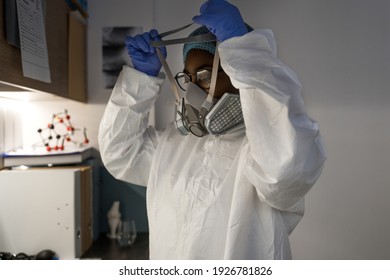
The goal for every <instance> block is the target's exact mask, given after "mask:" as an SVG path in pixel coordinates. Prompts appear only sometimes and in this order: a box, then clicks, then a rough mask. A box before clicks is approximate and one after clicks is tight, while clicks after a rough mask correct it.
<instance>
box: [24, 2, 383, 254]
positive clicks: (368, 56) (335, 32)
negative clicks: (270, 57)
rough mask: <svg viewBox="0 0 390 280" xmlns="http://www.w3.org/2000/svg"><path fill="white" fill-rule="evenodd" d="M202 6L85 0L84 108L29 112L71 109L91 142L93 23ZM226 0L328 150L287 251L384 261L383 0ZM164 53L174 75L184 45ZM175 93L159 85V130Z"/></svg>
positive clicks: (175, 21) (142, 19)
mask: <svg viewBox="0 0 390 280" xmlns="http://www.w3.org/2000/svg"><path fill="white" fill-rule="evenodd" d="M202 2H203V1H199V0H196V1H195V0H194V1H182V0H165V1H153V4H154V8H151V6H149V4H150V2H148V1H145V2H144V1H125V0H124V1H119V0H115V1H89V6H90V14H91V18H90V27H89V32H90V33H89V44H90V46H89V56H88V58H89V60H90V68H89V71H90V73H89V78H90V81H89V95H90V97H91V104H88V105H85V104H79V103H76V102H71V101H66V102H64V101H55V102H50V103H49V104H47V103H42V104H41V107H35V108H36V109H34V112H35V113H36V115H40V116H41V117H42V120H45V122H46V119H47V117H46V115H47V113H48V114H51V113H52V112H53V110H54V111H56V110H58V109H61V108H63V107H68V109H70V110H71V109H74V110H75V112H74V115H75V116H77V117H81V118H82V119H81V121H80V122H84V123H85V124H86V125H87V126H88V130H89V131H90V135H91V136H90V137H91V138H93V139H92V141H93V143H94V145H96V135H97V125H98V122H99V120H100V117H101V115H102V112H103V108H104V104H105V102H106V101H107V99H108V96H109V94H107V93H105V92H101V91H100V90H99V88H98V87H97V84H96V83H97V82H98V81H97V80H96V73H97V72H96V69H95V66H93V65H98V64H99V61H96V59H98V57H99V53H98V49H96V47H94V44H97V43H98V41H99V38H100V37H99V33H98V32H99V28H100V26H102V25H104V24H106V23H112V22H113V21H117V23H118V24H130V25H131V24H138V23H141V24H143V25H145V30H148V29H149V27H151V26H152V25H154V26H155V27H156V28H158V29H159V30H160V31H166V30H170V29H173V28H175V27H178V26H181V25H184V24H186V23H189V22H190V21H191V18H192V16H193V15H195V14H197V13H198V10H199V6H200V4H201V3H202ZM232 2H233V3H235V4H236V5H237V6H238V7H239V8H240V9H241V12H242V14H243V16H244V18H245V20H246V21H247V22H248V23H249V24H250V25H252V26H253V27H255V28H270V29H272V30H273V32H274V34H275V37H276V40H277V43H278V53H279V57H280V58H281V59H282V60H283V61H285V62H286V63H287V64H288V65H289V66H290V67H291V68H292V69H294V70H295V71H296V73H297V74H298V76H299V77H300V79H301V81H302V83H303V96H304V99H305V102H306V108H307V111H308V112H309V114H310V115H311V117H313V118H314V119H315V120H317V121H318V122H319V125H320V128H321V133H322V136H323V138H324V143H325V146H326V150H327V153H328V160H327V162H326V165H325V168H324V172H323V174H322V176H321V178H320V179H319V181H318V182H317V184H316V185H315V186H314V188H313V189H312V190H311V191H310V192H309V193H308V195H307V197H306V214H305V217H304V218H303V219H302V221H301V223H300V224H299V225H298V227H297V228H296V230H295V231H294V233H293V234H292V236H291V242H292V248H293V254H294V257H295V258H296V259H389V258H390V242H389V239H388V236H390V219H389V218H388V217H387V216H388V213H390V203H389V202H390V201H389V200H390V172H389V170H388V169H389V163H388V160H389V158H390V148H389V146H390V145H389V144H390V110H389V108H390V96H389V92H390V83H389V82H388V78H389V77H390V55H389V51H388V50H389V49H390V16H389V15H390V2H389V1H386V0H371V1H366V0H241V1H238V0H234V1H233V0H232ZM134 3H137V4H134ZM139 3H141V4H139ZM135 11H138V12H136V13H135ZM179 11H180V12H179ZM134 13H135V14H134ZM151 16H152V18H150V17H151ZM150 21H152V22H154V24H150ZM149 25H151V26H149ZM168 52H169V54H168V63H170V65H171V66H172V69H173V71H174V72H175V71H180V70H181V68H182V63H181V57H180V53H181V47H180V46H173V47H169V48H168ZM94 63H95V64H94ZM91 65H92V66H91ZM91 67H92V68H91ZM172 96H173V95H172V94H171V93H170V91H169V85H168V83H166V84H165V85H164V90H163V93H162V95H161V98H160V99H159V100H158V102H157V105H156V114H157V119H156V125H157V127H160V128H162V127H164V126H165V124H166V123H167V122H168V121H170V120H171V118H172V116H173V113H172V110H173V107H172V104H171V100H173V99H172ZM42 106H43V107H42ZM26 137H28V136H27V135H26ZM94 139H95V140H94Z"/></svg>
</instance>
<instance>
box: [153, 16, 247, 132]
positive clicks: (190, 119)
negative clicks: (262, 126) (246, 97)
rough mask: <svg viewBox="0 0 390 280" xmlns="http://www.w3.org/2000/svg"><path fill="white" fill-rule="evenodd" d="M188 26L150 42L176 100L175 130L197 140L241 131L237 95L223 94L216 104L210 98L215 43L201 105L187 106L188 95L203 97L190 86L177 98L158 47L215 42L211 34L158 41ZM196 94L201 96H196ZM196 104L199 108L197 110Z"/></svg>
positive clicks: (214, 72) (215, 66)
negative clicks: (211, 66) (208, 84)
mask: <svg viewBox="0 0 390 280" xmlns="http://www.w3.org/2000/svg"><path fill="white" fill-rule="evenodd" d="M191 25H192V23H191V24H188V25H185V26H183V27H180V28H178V29H175V30H172V31H167V32H164V33H161V34H160V35H159V37H160V39H161V41H153V42H152V46H153V47H155V49H156V53H157V55H158V57H159V59H160V61H161V64H162V66H163V67H164V71H165V73H166V75H167V77H168V80H169V82H170V84H171V88H172V90H173V93H174V95H175V98H176V106H177V107H176V120H175V125H176V128H177V129H178V131H179V132H180V133H181V134H182V135H188V134H189V133H190V132H191V133H192V134H194V135H195V136H197V137H203V136H205V135H207V134H212V135H221V134H225V133H228V132H231V131H235V130H238V129H241V128H243V127H244V120H243V115H242V110H241V103H240V96H239V94H233V93H225V94H224V95H223V96H222V97H221V98H220V99H219V100H218V99H216V98H214V92H215V86H216V82H217V75H218V65H219V54H218V42H217V43H216V44H217V45H216V50H215V55H214V61H213V69H212V74H211V82H210V89H209V93H208V95H207V96H206V97H205V98H202V99H203V101H201V102H200V103H199V102H197V104H194V102H189V100H191V98H190V96H189V95H190V94H199V95H202V96H204V95H205V92H204V91H203V90H202V89H200V88H199V87H198V86H197V85H195V84H192V83H191V82H189V83H188V89H187V96H184V97H181V95H180V93H179V89H178V86H177V84H176V82H175V79H174V77H173V75H172V72H171V70H170V68H169V66H168V64H167V62H166V60H165V58H164V56H163V54H162V53H161V51H160V49H159V47H161V46H167V45H172V44H181V43H188V42H210V41H216V38H215V36H214V34H212V33H211V32H209V33H206V34H200V35H195V36H190V37H186V38H179V39H172V40H162V38H164V37H166V36H169V35H171V34H174V33H176V32H179V31H181V30H183V29H185V28H187V27H189V26H191ZM196 91H203V92H201V93H199V92H198V93H196ZM199 104H201V106H199Z"/></svg>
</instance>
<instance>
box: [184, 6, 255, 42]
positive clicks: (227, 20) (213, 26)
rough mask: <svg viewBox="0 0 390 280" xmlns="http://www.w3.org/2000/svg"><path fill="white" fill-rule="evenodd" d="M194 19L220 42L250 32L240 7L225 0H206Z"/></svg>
mask: <svg viewBox="0 0 390 280" xmlns="http://www.w3.org/2000/svg"><path fill="white" fill-rule="evenodd" d="M192 20H193V21H194V22H195V23H198V24H201V25H205V26H206V27H207V28H208V29H209V30H210V31H211V32H212V33H213V34H214V35H215V36H216V37H217V40H218V41H220V42H223V41H225V40H227V39H230V38H232V37H236V36H242V35H244V34H246V33H248V30H247V28H246V25H245V22H244V20H243V19H242V16H241V14H240V11H239V10H238V8H237V7H236V6H234V5H232V4H230V3H228V2H227V1H225V0H208V1H206V2H205V3H203V5H202V6H201V7H200V15H198V16H195V17H193V18H192Z"/></svg>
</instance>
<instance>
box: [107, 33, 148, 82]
mask: <svg viewBox="0 0 390 280" xmlns="http://www.w3.org/2000/svg"><path fill="white" fill-rule="evenodd" d="M139 33H142V27H139V26H130V27H103V29H102V54H103V57H102V75H103V87H104V89H112V88H114V85H115V82H116V80H117V78H118V76H119V73H120V71H121V70H122V67H123V65H130V66H132V63H131V59H130V57H129V55H128V54H127V49H126V46H125V41H126V37H127V36H135V35H137V34H139Z"/></svg>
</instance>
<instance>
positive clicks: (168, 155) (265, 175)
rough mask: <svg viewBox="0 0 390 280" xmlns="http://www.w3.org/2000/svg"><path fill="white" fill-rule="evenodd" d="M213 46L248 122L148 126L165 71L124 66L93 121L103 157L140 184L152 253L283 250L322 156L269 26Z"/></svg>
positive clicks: (248, 255)
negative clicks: (207, 131)
mask: <svg viewBox="0 0 390 280" xmlns="http://www.w3.org/2000/svg"><path fill="white" fill-rule="evenodd" d="M219 52H220V58H221V65H222V67H223V69H224V70H225V72H226V73H227V74H228V75H229V76H230V78H231V81H232V84H233V85H234V86H235V87H236V88H238V89H239V90H240V97H241V103H242V110H243V115H244V120H245V126H246V129H243V130H241V131H238V132H234V133H231V134H227V135H222V136H213V135H207V136H205V137H202V138H197V137H195V136H193V135H191V134H190V135H188V136H182V135H180V134H179V132H178V131H177V130H176V128H175V126H174V124H173V123H172V124H170V125H168V127H167V128H166V129H165V130H164V131H163V132H158V131H156V130H155V129H153V128H151V127H148V114H149V111H150V109H151V108H152V105H153V104H154V102H155V100H156V98H157V97H158V93H159V90H160V88H161V85H162V84H163V82H164V77H163V75H162V76H160V77H151V76H148V75H146V74H143V73H141V72H139V71H137V70H134V69H132V68H130V67H127V66H125V67H124V68H123V70H122V72H121V74H120V76H119V78H118V80H117V83H116V86H115V88H114V90H113V93H112V96H111V98H110V100H109V102H108V104H107V107H106V110H105V113H104V116H103V119H102V121H101V124H100V130H99V145H100V151H101V155H102V160H103V163H104V164H105V166H106V168H107V169H108V170H109V172H110V173H111V174H112V175H113V176H114V177H116V178H117V179H120V180H123V181H126V182H131V183H133V184H138V185H142V186H147V213H148V221H149V232H150V237H149V238H150V258H151V259H290V258H292V255H291V250H290V244H289V237H288V236H289V234H290V233H291V232H292V231H293V229H294V228H295V226H296V225H297V223H298V222H299V221H300V219H301V217H302V215H303V212H304V195H305V194H306V193H307V192H308V190H309V189H310V188H311V187H312V185H313V184H314V183H315V181H316V180H317V178H318V177H319V176H320V174H321V170H322V166H323V163H324V161H325V154H324V151H323V147H322V145H321V140H320V135H319V129H318V126H317V124H316V122H314V121H313V120H311V119H310V118H309V117H308V116H307V114H306V113H305V110H304V107H303V101H302V98H301V96H300V91H301V85H300V83H299V81H298V79H297V77H296V75H295V74H294V73H293V72H292V71H291V70H290V69H289V68H288V67H286V66H285V65H284V64H283V63H282V62H281V61H280V60H279V59H278V58H277V57H276V46H275V40H274V37H273V35H272V32H271V31H269V30H254V31H252V32H250V33H248V34H246V35H244V36H242V37H235V38H231V39H228V40H226V41H224V42H223V43H221V44H220V45H219Z"/></svg>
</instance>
